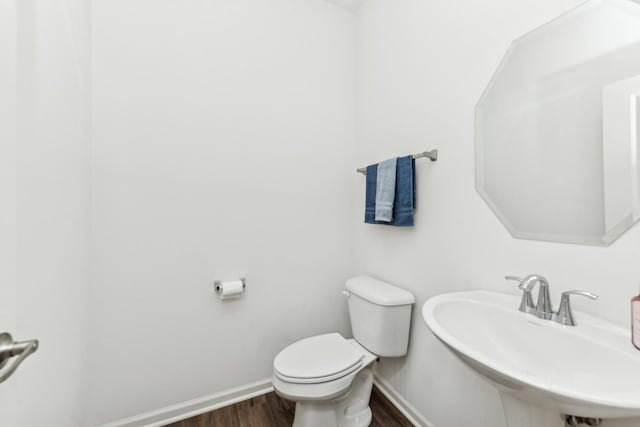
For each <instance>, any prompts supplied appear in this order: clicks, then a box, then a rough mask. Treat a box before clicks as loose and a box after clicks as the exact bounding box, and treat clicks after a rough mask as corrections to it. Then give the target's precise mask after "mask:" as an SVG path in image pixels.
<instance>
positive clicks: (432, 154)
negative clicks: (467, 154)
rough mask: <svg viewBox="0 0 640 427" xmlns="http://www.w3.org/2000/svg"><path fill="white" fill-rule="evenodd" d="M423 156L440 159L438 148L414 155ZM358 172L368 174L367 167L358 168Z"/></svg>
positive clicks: (416, 156) (435, 159) (414, 156)
mask: <svg viewBox="0 0 640 427" xmlns="http://www.w3.org/2000/svg"><path fill="white" fill-rule="evenodd" d="M423 157H426V158H428V159H429V160H431V161H432V162H435V161H437V160H438V150H431V151H424V152H422V153H417V154H414V155H413V158H414V159H421V158H423ZM357 171H358V172H360V173H363V174H366V173H367V168H366V167H364V168H358V169H357Z"/></svg>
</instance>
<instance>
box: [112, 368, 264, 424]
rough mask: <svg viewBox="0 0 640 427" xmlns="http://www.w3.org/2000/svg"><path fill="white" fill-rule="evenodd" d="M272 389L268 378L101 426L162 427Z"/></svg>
mask: <svg viewBox="0 0 640 427" xmlns="http://www.w3.org/2000/svg"><path fill="white" fill-rule="evenodd" d="M272 391H273V386H272V385H271V378H268V379H265V380H262V381H258V382H255V383H251V384H246V385H243V386H240V387H236V388H233V389H230V390H225V391H223V392H220V393H216V394H211V395H209V396H204V397H200V398H198V399H193V400H188V401H186V402H182V403H178V404H176V405H171V406H167V407H165V408H161V409H156V410H155V411H151V412H147V413H144V414H141V415H136V416H134V417H130V418H125V419H122V420H118V421H114V422H111V423H108V424H103V425H102V426H100V427H160V426H163V425H167V424H171V423H175V422H177V421H181V420H185V419H187V418H191V417H195V416H196V415H200V414H204V413H206V412H209V411H213V410H216V409H218V408H222V407H224V406H228V405H233V404H234V403H238V402H241V401H243V400H247V399H251V398H252V397H256V396H260V395H262V394H267V393H270V392H272Z"/></svg>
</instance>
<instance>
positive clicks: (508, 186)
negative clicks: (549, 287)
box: [476, 0, 640, 245]
mask: <svg viewBox="0 0 640 427" xmlns="http://www.w3.org/2000/svg"><path fill="white" fill-rule="evenodd" d="M639 123H640V4H639V3H638V2H636V1H633V0H591V1H588V2H586V3H584V4H583V5H581V6H580V7H578V8H576V9H574V10H572V11H570V12H568V13H566V14H564V15H562V16H560V17H558V18H556V19H555V20H553V21H551V22H549V23H548V24H545V25H543V26H542V27H539V28H537V29H535V30H534V31H532V32H530V33H529V34H527V35H525V36H524V37H522V38H520V39H518V40H516V41H514V42H513V43H512V44H511V47H510V48H509V50H508V51H507V53H506V55H505V56H504V58H503V59H502V62H501V63H500V65H499V66H498V69H497V70H496V72H495V74H494V76H493V78H492V79H491V81H490V82H489V85H488V87H487V88H486V90H485V91H484V93H483V95H482V97H481V98H480V101H479V102H478V105H477V108H476V187H477V190H478V192H479V193H480V195H481V196H482V197H483V198H484V200H485V201H486V202H487V204H488V205H489V206H490V207H491V209H493V211H494V212H495V214H496V215H497V217H498V218H499V219H500V221H502V223H503V224H504V226H505V227H506V228H507V229H508V230H509V232H510V233H511V234H512V235H513V236H514V237H518V238H525V239H534V240H547V241H556V242H568V243H580V244H590V245H609V244H610V243H611V242H613V241H614V240H615V239H617V238H618V237H619V236H621V235H622V234H623V233H624V232H625V231H626V230H627V229H628V228H630V227H631V226H632V225H633V224H634V223H635V222H636V221H637V220H638V218H640V204H639V201H640V185H639V182H638V181H639V178H640V176H639V173H640V172H639V167H638V164H639V161H640V150H639V149H638V148H639V147H638V144H639V142H640V136H639V135H640V131H639V129H638V126H639Z"/></svg>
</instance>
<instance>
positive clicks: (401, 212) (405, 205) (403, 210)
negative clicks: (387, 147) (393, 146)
mask: <svg viewBox="0 0 640 427" xmlns="http://www.w3.org/2000/svg"><path fill="white" fill-rule="evenodd" d="M415 169H416V162H415V160H414V159H413V156H405V157H398V164H397V167H396V199H395V202H394V204H393V221H391V223H390V224H389V225H395V226H397V227H412V226H413V210H414V209H415V206H416V174H415Z"/></svg>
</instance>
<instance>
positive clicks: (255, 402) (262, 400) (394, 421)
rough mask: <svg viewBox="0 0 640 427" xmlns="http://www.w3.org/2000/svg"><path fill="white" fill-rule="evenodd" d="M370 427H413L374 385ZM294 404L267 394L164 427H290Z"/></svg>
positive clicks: (272, 394) (273, 394)
mask: <svg viewBox="0 0 640 427" xmlns="http://www.w3.org/2000/svg"><path fill="white" fill-rule="evenodd" d="M370 406H371V411H372V412H373V422H372V423H371V427H412V424H411V423H410V422H409V421H408V420H407V419H406V418H405V417H404V416H403V415H402V414H401V413H400V411H398V409H397V408H396V407H395V406H393V405H392V404H391V402H389V400H388V399H387V398H386V397H385V396H384V395H383V394H382V393H381V392H380V390H378V389H377V388H376V387H375V386H374V387H373V392H372V393H371V403H370ZM294 408H295V403H293V402H289V401H288V400H284V399H282V398H281V397H279V396H277V395H276V394H275V393H273V392H272V393H269V394H265V395H263V396H258V397H254V398H253V399H249V400H245V401H243V402H239V403H236V404H235V405H231V406H227V407H224V408H220V409H217V410H215V411H212V412H208V413H206V414H202V415H198V416H197V417H193V418H189V419H186V420H183V421H178V422H177V423H173V424H169V425H167V426H165V427H214V426H215V427H291V424H293V411H294Z"/></svg>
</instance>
